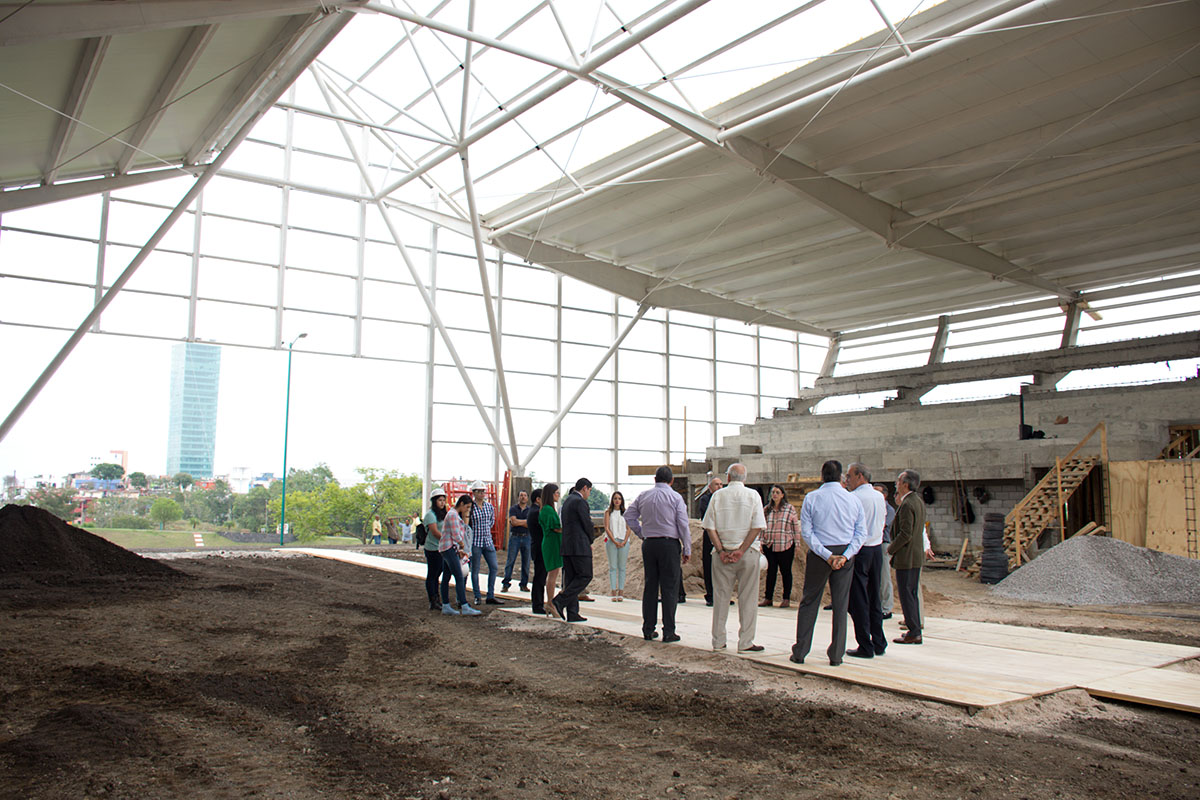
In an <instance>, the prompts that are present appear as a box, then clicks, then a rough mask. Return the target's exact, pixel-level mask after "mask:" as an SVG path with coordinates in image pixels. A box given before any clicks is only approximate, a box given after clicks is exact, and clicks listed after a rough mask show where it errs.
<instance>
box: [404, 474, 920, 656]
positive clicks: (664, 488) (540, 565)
mask: <svg viewBox="0 0 1200 800" xmlns="http://www.w3.org/2000/svg"><path fill="white" fill-rule="evenodd" d="M726 478H727V483H723V482H722V481H721V479H720V478H714V479H713V480H712V481H711V482H710V483H709V485H708V486H707V487H706V489H705V491H704V493H702V494H701V496H700V497H699V498H697V509H698V511H699V513H700V514H701V516H702V522H701V525H702V527H703V528H704V533H705V535H704V545H703V560H704V580H705V602H706V603H707V605H709V606H712V608H713V614H712V646H713V649H715V650H720V649H724V648H725V647H726V623H727V620H728V615H729V606H730V605H732V598H733V595H734V587H735V586H736V587H737V605H738V641H737V649H738V652H751V653H753V652H761V651H762V650H763V647H762V646H761V645H757V644H755V642H754V636H755V633H756V628H757V612H758V608H760V607H765V606H771V605H773V604H774V594H775V585H776V575H777V574H778V575H779V577H780V578H781V583H782V590H783V596H782V600H781V602H780V604H779V605H780V607H781V608H788V607H789V606H790V598H791V593H792V565H793V562H794V560H795V553H796V544H797V542H799V541H803V542H804V544H805V546H806V547H807V549H808V554H807V557H806V560H805V564H804V591H803V596H802V598H801V600H800V604H799V608H798V612H797V624H796V643H795V645H794V646H793V647H792V655H791V660H792V661H795V662H797V663H801V664H802V663H804V659H805V657H806V656H807V655H808V653H809V651H810V650H811V648H812V636H813V628H814V627H815V624H816V619H817V615H818V612H819V611H820V610H821V599H822V597H823V595H824V592H825V588H826V586H828V587H829V591H830V596H831V598H832V602H831V605H830V606H827V607H826V608H827V609H828V610H832V611H833V636H832V641H831V643H830V645H829V648H828V650H827V651H826V654H827V655H828V657H829V663H830V664H831V665H834V666H836V665H838V664H841V663H842V657H843V656H844V655H849V656H853V657H858V658H874V657H876V656H881V655H883V654H884V652H885V651H886V649H887V639H886V637H885V635H884V632H883V621H884V620H885V619H887V618H890V617H891V598H892V584H891V570H890V569H888V568H887V566H885V564H884V560H883V557H884V551H885V548H886V553H887V554H888V555H889V556H890V560H891V567H892V568H894V569H895V571H896V586H897V589H898V591H899V595H900V605H901V608H902V610H903V612H904V627H905V628H906V632H905V633H904V635H902V636H901V637H899V638H897V639H894V640H893V642H895V643H898V644H921V641H922V638H921V628H922V618H921V609H920V574H921V567H922V565H923V563H924V559H925V557H926V555H927V553H928V551H929V543H928V539H927V538H926V537H925V534H924V531H925V506H924V503H923V502H922V501H921V499H920V498H919V497H918V496H917V494H916V491H915V490H916V489H918V488H919V487H920V484H921V478H920V475H918V474H917V472H916V471H915V470H911V469H906V470H904V471H902V472H901V473H900V474H899V475H898V476H897V478H896V481H895V492H896V508H895V509H893V508H892V507H891V505H890V504H889V503H888V501H887V495H888V491H887V489H886V488H885V487H883V486H875V485H872V483H871V473H870V471H869V470H868V469H867V467H866V466H865V465H863V464H859V463H854V464H851V465H850V466H849V467H848V468H847V469H846V471H845V475H843V474H842V465H841V463H840V462H838V461H834V460H830V461H826V462H825V463H824V464H823V465H822V467H821V481H822V483H821V486H820V488H818V489H816V490H815V491H813V492H810V493H809V494H808V495H807V496H806V497H805V498H804V501H803V503H802V504H801V507H800V510H799V512H797V510H796V508H795V507H794V506H793V505H792V504H791V503H789V502H788V499H787V493H786V491H785V490H784V488H783V487H782V486H779V485H775V486H772V487H771V490H770V494H769V497H768V498H767V500H766V503H765V504H764V502H763V499H762V498H761V496H760V495H759V493H758V492H757V491H755V490H754V489H751V488H749V487H747V486H746V483H745V481H746V467H745V465H743V464H733V465H732V466H731V467H730V468H729V470H728V472H727V474H726ZM673 480H674V476H673V474H672V472H671V469H670V467H666V466H663V467H659V468H658V470H657V471H656V472H655V476H654V486H653V487H652V488H650V489H647V490H646V491H644V492H642V493H641V494H640V495H638V497H637V498H636V499H635V500H634V501H633V502H632V503H630V504H629V506H628V508H626V505H625V498H624V496H623V495H622V494H621V492H619V491H618V492H614V493H613V495H612V497H611V498H610V502H609V505H608V508H607V509H606V510H605V512H604V536H605V549H606V551H607V554H608V559H609V580H610V588H611V590H612V593H613V595H612V596H613V600H614V601H617V602H620V601H621V600H623V599H624V597H623V590H624V586H625V572H626V570H625V567H626V563H627V561H628V553H629V547H630V543H631V541H632V539H631V536H630V534H632V535H634V536H637V537H638V538H639V539H641V541H642V561H643V565H644V569H645V586H644V589H643V592H642V634H643V636H644V637H645V638H646V639H647V640H652V639H657V638H658V637H659V633H658V621H659V607H660V605H661V619H662V641H664V642H673V641H678V640H679V636H678V633H677V632H676V626H675V616H676V607H677V604H678V603H679V601H680V596H681V594H682V592H681V586H682V567H683V565H684V564H687V563H688V562H689V560H690V559H691V550H692V540H691V532H690V528H689V525H688V515H687V508H686V504H685V503H684V500H683V497H682V496H681V495H680V494H679V493H678V492H676V491H675V490H674V488H673V486H672V483H673ZM471 488H472V490H473V493H474V495H475V496H474V497H472V496H471V495H466V494H464V495H463V496H462V497H460V498H459V499H458V501H457V502H456V503H455V508H454V509H453V510H450V509H449V508H448V507H447V505H446V503H447V498H446V496H445V492H444V491H442V490H441V489H436V490H434V492H433V493H432V494H431V496H430V497H431V506H432V507H431V509H430V511H429V513H428V514H426V516H425V529H426V539H425V545H424V547H425V555H426V559H427V561H428V564H429V570H428V574H427V577H426V589H427V591H428V593H429V603H430V608H431V609H434V610H436V609H437V608H440V609H441V611H442V613H443V614H460V613H461V614H467V615H473V614H478V613H479V611H478V610H477V609H475V608H473V607H472V606H471V605H470V604H468V603H467V600H466V588H465V580H464V577H463V571H462V569H463V562H464V560H467V559H469V564H470V569H471V574H472V588H473V590H474V594H475V601H476V604H479V603H480V602H485V603H489V604H494V605H501V604H502V601H500V600H498V599H496V598H495V595H494V589H495V579H496V577H497V573H498V572H499V569H498V562H497V559H496V551H495V546H494V544H493V542H492V536H491V529H492V524H493V523H494V520H495V511H494V509H493V508H492V506H491V504H490V503H488V502H487V500H486V499H485V498H484V496H483V495H484V488H485V487H484V485H483V484H482V483H481V482H476V483H475V484H473V485H472V487H471ZM591 490H592V483H591V481H589V480H588V479H587V478H580V479H579V480H578V481H576V482H575V485H574V487H573V488H571V489H570V491H569V493H568V495H567V497H566V498H565V499H563V500H562V502H561V507H560V503H559V501H560V495H561V491H560V488H559V486H558V485H557V484H554V483H548V484H546V485H545V486H543V487H541V488H540V489H535V490H533V492H532V493H527V492H524V491H522V492H520V493H519V495H518V499H517V504H516V505H514V506H513V507H512V508H510V509H509V514H508V522H509V525H510V529H511V533H510V538H509V545H508V558H507V563H506V564H505V570H504V577H503V581H502V586H501V591H508V588H509V586H510V585H511V583H512V576H513V572H514V568H515V566H516V561H517V558H518V557H519V558H520V560H521V569H520V588H521V589H522V590H523V591H524V590H526V589H528V590H529V591H530V593H531V599H532V606H533V611H534V613H538V614H546V615H547V616H551V617H555V618H558V619H565V620H567V621H569V622H584V621H586V619H585V618H584V617H582V616H581V615H580V613H579V601H580V599H585V600H586V599H589V598H587V597H586V595H585V590H586V589H587V586H588V583H590V581H591V579H592V542H593V540H594V539H595V538H596V533H595V530H594V526H593V524H592V518H591V512H590V510H589V508H588V502H587V501H588V497H589V496H590V493H591ZM468 547H469V550H468ZM760 552H761V554H762V555H763V556H764V557H765V560H766V563H767V585H766V597H765V599H764V600H762V601H761V602H759V575H760V559H759V554H760ZM483 561H486V563H487V565H488V570H489V572H488V584H487V595H486V598H483V597H482V596H481V593H480V582H479V567H480V564H481V562H483ZM530 561H532V563H533V575H532V582H530V579H529V566H530ZM560 575H561V577H562V588H561V589H559V588H558V583H559V577H560ZM439 578H440V581H441V584H440V598H439V596H438V594H437V590H438V580H439ZM451 578H454V580H455V586H456V591H457V599H458V608H457V609H456V608H455V607H454V606H452V605H451V603H450V597H449V583H450V579H451ZM439 599H440V603H439V602H438V601H439ZM847 616H849V617H850V619H851V621H852V622H853V625H854V635H855V640H856V643H857V646H856V647H855V648H854V649H853V650H849V651H847V650H846V639H847V625H846V617H847Z"/></svg>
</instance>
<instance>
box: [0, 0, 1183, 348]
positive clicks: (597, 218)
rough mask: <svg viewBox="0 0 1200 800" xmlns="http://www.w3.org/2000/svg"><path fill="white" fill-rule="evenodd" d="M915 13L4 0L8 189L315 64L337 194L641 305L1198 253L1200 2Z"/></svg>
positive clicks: (761, 315)
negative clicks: (338, 153) (340, 164)
mask: <svg viewBox="0 0 1200 800" xmlns="http://www.w3.org/2000/svg"><path fill="white" fill-rule="evenodd" d="M925 5H926V4H924V3H919V4H917V5H916V6H915V8H914V7H912V6H910V5H908V4H905V3H899V2H895V1H891V0H889V1H888V2H880V0H812V1H811V2H807V3H803V4H799V5H797V4H795V3H783V2H778V3H775V2H761V3H756V4H754V5H753V6H752V7H746V4H744V3H737V2H733V0H662V1H661V2H657V3H635V2H632V0H630V1H629V2H617V0H598V2H595V3H580V4H564V3H562V2H561V0H559V2H555V1H554V0H540V1H534V2H528V3H504V4H490V3H488V4H484V3H476V2H472V1H471V0H437V1H436V2H435V1H434V0H429V1H428V2H424V3H416V2H398V1H397V2H394V3H375V2H369V3H365V4H364V3H361V2H346V3H342V4H340V5H333V4H330V3H327V2H314V1H313V0H307V1H302V0H264V1H262V2H254V3H228V2H221V1H220V0H159V1H158V2H153V1H150V2H126V3H108V2H86V1H85V2H62V1H56V0H46V1H45V2H37V3H33V4H30V3H0V76H3V83H4V89H5V90H7V91H4V92H2V93H0V116H2V117H3V118H4V119H5V125H4V130H3V133H0V188H5V189H7V191H4V192H2V193H0V211H4V210H7V209H12V208H20V207H24V206H26V205H30V204H35V203H41V202H49V201H52V200H56V199H62V198H65V197H71V196H78V195H80V194H84V193H88V192H95V191H100V190H105V189H113V188H120V187H121V186H126V185H131V184H133V183H138V182H143V181H146V180H154V179H156V178H157V177H161V176H163V175H167V174H178V172H177V171H178V170H179V169H180V168H185V169H187V168H190V169H192V170H193V171H195V170H196V169H197V168H198V167H197V165H201V166H202V165H203V164H205V163H206V162H208V161H209V160H211V159H212V157H213V156H214V154H215V153H217V152H220V151H221V150H222V149H223V148H224V147H225V146H226V145H227V144H229V142H230V141H231V139H232V137H233V136H234V135H235V133H236V132H237V130H238V129H239V127H240V126H241V125H242V124H243V123H245V122H246V121H247V120H251V119H254V118H255V116H256V115H257V114H261V113H263V112H264V111H266V109H267V107H268V105H269V104H270V103H271V102H272V101H274V100H275V99H276V98H277V97H278V96H279V95H280V94H281V93H282V91H283V90H284V89H285V88H286V87H287V86H288V85H289V84H291V83H292V82H293V81H294V80H295V79H296V77H297V76H298V75H301V74H302V72H303V71H304V69H305V67H308V68H309V69H308V72H307V73H306V74H305V75H304V78H303V80H302V81H301V83H300V84H297V87H298V88H300V91H299V92H298V93H297V98H298V99H297V100H296V101H295V102H292V103H279V104H278V107H281V108H286V109H289V110H290V111H292V112H298V113H303V114H306V115H311V116H313V117H321V118H324V119H325V120H329V121H333V122H336V124H337V125H338V126H339V127H340V128H341V129H342V133H343V136H344V137H346V141H347V142H348V143H350V144H348V149H349V150H352V151H353V150H357V152H355V153H353V154H352V155H353V157H354V159H355V160H357V161H358V162H359V163H360V167H361V169H362V173H363V180H362V183H361V185H360V186H359V187H358V188H357V191H349V192H342V194H341V196H357V197H361V198H363V199H368V198H369V199H371V200H375V201H380V200H383V201H385V202H386V203H387V204H388V205H389V206H390V207H391V208H398V209H401V210H404V211H407V212H410V213H413V214H417V215H419V216H423V217H425V218H427V219H433V220H436V221H438V222H439V223H442V224H445V225H448V226H451V227H457V228H458V229H459V230H461V231H462V232H464V233H466V234H468V235H478V236H479V238H480V240H481V241H482V242H485V243H488V244H492V245H495V246H497V247H500V248H501V249H504V250H506V251H508V252H510V253H512V254H515V255H517V256H519V257H521V258H525V259H528V260H531V261H535V262H537V263H540V264H543V265H545V266H548V267H550V268H552V269H555V270H557V271H560V272H563V273H565V274H568V275H572V276H573V277H576V278H579V279H582V280H585V281H588V282H590V283H593V284H596V285H600V286H603V287H604V288H607V289H609V290H612V291H615V292H616V293H618V294H621V295H624V296H626V297H629V298H632V299H634V300H636V301H638V302H645V303H647V304H649V305H654V306H662V307H668V308H676V309H686V310H691V311H697V312H701V313H706V314H712V315H715V316H723V317H728V318H732V319H741V320H745V321H747V322H758V323H762V324H768V325H774V326H778V327H785V328H793V329H797V330H801V331H806V332H810V333H817V334H822V335H838V334H841V333H842V332H845V331H850V330H856V329H863V328H868V327H872V326H878V325H881V324H887V323H893V322H898V321H903V320H907V319H915V318H928V317H932V316H937V315H940V314H946V313H950V312H954V311H961V310H964V309H972V308H987V307H994V306H1000V305H1003V304H1008V303H1014V302H1028V301H1036V300H1053V301H1055V302H1058V303H1060V304H1062V305H1068V304H1070V303H1072V302H1076V301H1083V302H1084V303H1086V300H1087V292H1089V291H1092V290H1095V289H1099V288H1101V287H1111V286H1114V285H1120V284H1122V283H1125V282H1131V281H1137V280H1143V279H1146V278H1153V277H1161V276H1167V275H1172V274H1178V273H1187V272H1189V271H1194V270H1195V269H1196V268H1197V260H1198V259H1197V251H1198V250H1200V225H1198V224H1197V222H1196V220H1197V219H1198V218H1200V215H1198V214H1197V204H1198V203H1200V200H1198V199H1197V195H1196V193H1195V191H1194V189H1193V186H1194V183H1195V179H1196V176H1197V175H1200V152H1198V151H1200V121H1198V118H1197V117H1198V115H1200V76H1198V72H1200V9H1198V8H1197V5H1196V3H1194V2H1191V0H1162V1H1161V2H1152V3H1146V2H1139V1H1138V0H1115V1H1114V2H1094V0H1092V1H1089V0H1054V1H1052V2H1026V0H946V2H942V3H940V4H937V5H932V7H931V8H928V9H927V10H923V9H925ZM889 9H890V12H889ZM356 12H357V13H356ZM889 13H890V16H889ZM903 15H907V16H903ZM351 18H354V20H355V21H354V24H353V25H350V26H349V27H348V28H347V30H346V32H345V35H344V36H342V37H339V38H338V39H337V40H336V41H334V42H333V44H332V45H331V46H329V47H328V48H326V45H327V44H328V43H329V42H330V41H331V40H332V39H333V38H334V36H335V35H336V34H337V33H338V32H339V31H340V30H342V28H343V27H346V25H347V23H348V22H349V20H350V19H351ZM817 30H819V31H820V33H821V35H822V37H823V38H820V39H819V41H823V42H831V41H832V42H839V43H843V46H841V47H839V48H838V49H836V50H835V51H833V52H822V51H813V50H804V49H803V48H813V47H816V46H817V45H816V44H815V42H816V41H818V40H816V39H805V36H806V35H809V34H810V32H812V31H817ZM351 34H353V35H351ZM793 47H796V48H800V49H801V51H800V52H795V51H793V49H792V48H793ZM322 48H326V49H325V52H324V53H323V54H321V55H320V58H319V60H318V61H316V62H315V63H314V62H313V59H314V58H315V57H317V54H318V53H320V51H321V50H322ZM797 63H799V64H801V66H799V67H795V68H793V67H794V65H795V64H797ZM764 79H766V80H765V82H761V83H760V85H757V86H753V84H754V82H756V81H763V80H764ZM747 86H751V87H752V88H746V87H747ZM718 99H720V100H721V102H715V103H714V101H716V100H718ZM350 128H353V129H354V130H356V131H360V132H364V135H363V136H362V137H361V139H362V140H363V141H361V142H360V146H359V147H357V148H356V147H355V146H354V144H353V141H354V137H352V136H348V135H347V133H346V132H347V130H348V129H350ZM365 134H369V136H368V135H365ZM581 164H582V166H580V165H581ZM331 191H332V190H331ZM431 196H432V197H434V198H436V199H435V200H434V201H433V202H432V203H431V202H430V197H431ZM1085 307H1086V306H1085Z"/></svg>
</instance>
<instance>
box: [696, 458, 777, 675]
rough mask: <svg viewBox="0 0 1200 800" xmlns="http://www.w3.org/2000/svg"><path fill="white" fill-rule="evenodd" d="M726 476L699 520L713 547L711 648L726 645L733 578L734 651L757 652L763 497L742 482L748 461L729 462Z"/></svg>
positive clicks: (758, 650)
mask: <svg viewBox="0 0 1200 800" xmlns="http://www.w3.org/2000/svg"><path fill="white" fill-rule="evenodd" d="M728 478H729V481H728V484H727V485H726V486H725V488H724V489H721V490H720V491H718V492H716V493H715V494H714V495H713V496H712V500H711V501H710V502H709V504H708V509H707V510H706V511H705V512H704V520H703V522H702V523H701V524H702V525H703V526H704V534H705V536H707V537H708V538H709V540H710V541H711V542H712V544H713V549H714V550H715V551H716V552H715V554H714V555H715V556H716V557H715V558H713V562H712V567H713V569H712V573H713V576H712V577H713V622H712V643H713V649H714V650H720V649H722V648H723V647H725V623H726V621H727V620H728V618H729V597H730V595H732V594H733V583H734V581H737V584H738V600H737V603H738V623H739V625H738V652H739V653H761V652H762V651H763V647H762V645H757V644H755V643H754V634H755V631H756V629H757V626H758V576H759V564H758V557H759V545H758V536H759V534H760V533H762V531H763V529H764V528H766V527H767V520H766V517H765V516H764V515H763V501H762V497H760V496H759V494H758V492H756V491H754V490H753V489H750V488H748V487H747V486H746V466H745V465H744V464H734V465H732V466H731V467H730V468H729V473H728Z"/></svg>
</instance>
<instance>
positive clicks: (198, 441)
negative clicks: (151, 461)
mask: <svg viewBox="0 0 1200 800" xmlns="http://www.w3.org/2000/svg"><path fill="white" fill-rule="evenodd" d="M220 378H221V348H220V347H217V346H215V345H211V344H197V343H196V342H186V343H183V344H177V345H175V346H174V347H173V348H172V349H171V414H170V425H169V427H168V430H167V474H168V475H175V474H176V473H179V472H186V473H188V474H189V475H191V476H192V477H195V478H211V477H212V474H213V452H214V451H215V450H216V443H217V389H218V386H219V384H220Z"/></svg>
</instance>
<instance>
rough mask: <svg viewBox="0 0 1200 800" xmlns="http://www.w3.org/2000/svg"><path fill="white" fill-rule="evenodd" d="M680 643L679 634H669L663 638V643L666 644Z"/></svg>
mask: <svg viewBox="0 0 1200 800" xmlns="http://www.w3.org/2000/svg"><path fill="white" fill-rule="evenodd" d="M678 641H679V636H678V635H677V634H674V633H668V634H667V635H665V636H663V642H664V643H665V644H670V643H671V642H678Z"/></svg>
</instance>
